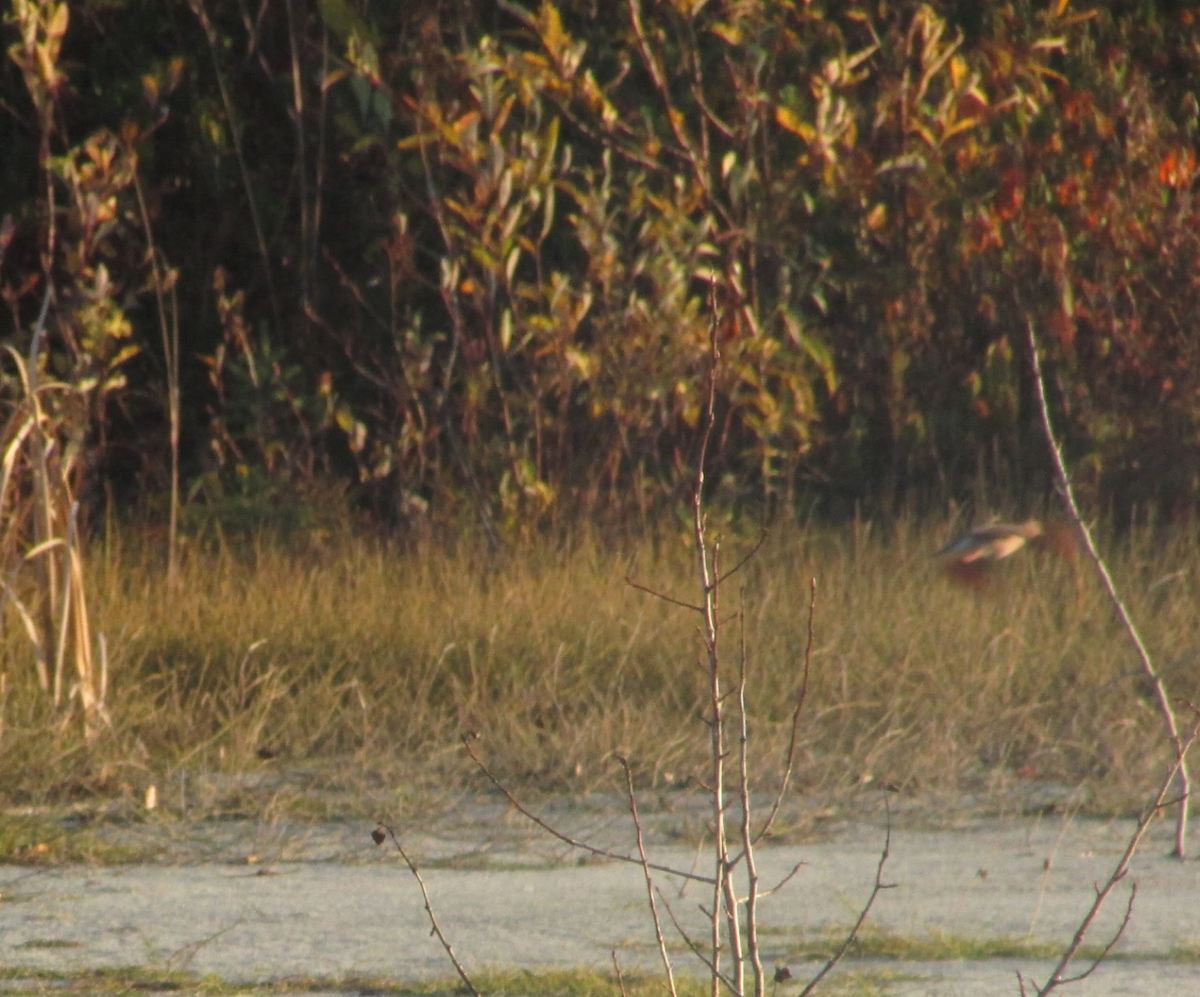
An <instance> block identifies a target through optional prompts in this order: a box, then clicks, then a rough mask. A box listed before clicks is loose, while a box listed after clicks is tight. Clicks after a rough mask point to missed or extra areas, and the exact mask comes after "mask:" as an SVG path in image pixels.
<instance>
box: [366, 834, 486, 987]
mask: <svg viewBox="0 0 1200 997" xmlns="http://www.w3.org/2000/svg"><path fill="white" fill-rule="evenodd" d="M385 833H386V834H387V836H388V837H390V838H391V839H392V844H394V845H395V846H396V851H398V852H399V853H400V857H401V858H402V859H404V864H405V865H407V866H408V871H409V872H411V873H412V874H413V878H414V879H415V880H416V881H417V885H418V886H419V887H421V896H422V897H423V898H424V900H425V913H426V914H428V915H429V924H430V926H431V927H432V929H433V933H434V934H435V935H436V936H437V940H438V941H439V942H441V943H442V948H444V949H445V950H446V955H447V956H449V957H450V962H451V963H452V964H453V966H454V969H455V972H457V973H458V975H459V978H460V979H461V980H462V981H463V984H464V985H465V986H466V988H467V989H468V990H470V991H471V993H472V995H473V997H480V995H479V991H478V990H477V989H476V988H475V984H474V983H472V982H471V978H470V977H469V976H468V975H467V971H466V970H465V969H463V966H462V963H461V962H459V961H458V956H456V955H455V954H454V948H453V947H452V946H451V945H450V942H449V940H448V939H447V938H446V936H445V935H444V934H443V933H442V928H441V925H439V924H438V919H437V915H436V914H434V912H433V902H432V901H431V900H430V899H429V891H428V890H427V889H425V880H423V879H422V878H421V873H420V872H419V871H418V870H417V867H416V865H414V864H413V860H412V859H410V858H409V857H408V852H406V851H405V850H404V849H403V848H402V847H401V846H400V839H399V838H397V837H396V832H395V831H393V830H392V829H391V827H389V826H388V825H387V824H380V825H379V827H377V828H375V831H374V833H372V835H371V838H372V840H373V841H374V842H375V844H377V845H380V844H383V841H384V834H385Z"/></svg>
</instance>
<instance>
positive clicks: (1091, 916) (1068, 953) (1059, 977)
mask: <svg viewBox="0 0 1200 997" xmlns="http://www.w3.org/2000/svg"><path fill="white" fill-rule="evenodd" d="M1198 733H1200V721H1197V722H1196V724H1195V726H1193V728H1192V730H1191V732H1190V733H1189V734H1188V737H1187V739H1186V740H1185V741H1184V742H1183V743H1182V745H1181V750H1180V754H1179V756H1178V757H1176V759H1175V763H1174V764H1173V765H1171V767H1170V768H1169V769H1168V770H1167V774H1166V777H1165V778H1164V779H1163V781H1162V783H1161V785H1160V786H1159V787H1158V793H1157V794H1156V795H1155V797H1154V800H1153V802H1152V803H1151V804H1150V806H1149V807H1147V808H1146V810H1145V812H1144V813H1143V814H1142V816H1141V817H1140V818H1138V823H1137V827H1136V828H1135V829H1134V832H1133V834H1131V835H1130V837H1129V842H1128V844H1126V846H1125V851H1124V853H1123V854H1122V855H1121V858H1120V859H1119V860H1118V862H1117V864H1116V866H1115V867H1114V868H1113V871H1112V874H1111V875H1110V876H1109V877H1108V881H1107V882H1106V883H1105V884H1104V886H1102V887H1101V888H1100V889H1098V890H1097V891H1096V899H1095V900H1094V901H1093V902H1092V906H1091V907H1090V908H1089V909H1088V912H1087V914H1085V915H1084V918H1083V920H1082V921H1080V923H1079V928H1078V929H1077V930H1076V932H1075V937H1074V938H1072V939H1071V944H1070V945H1068V946H1067V948H1066V950H1065V951H1064V952H1063V954H1062V956H1061V957H1060V958H1059V961H1058V965H1056V966H1055V967H1054V971H1053V972H1052V973H1051V974H1050V978H1049V979H1048V980H1047V981H1046V984H1045V985H1044V986H1042V987H1039V988H1038V990H1037V997H1046V995H1047V994H1051V993H1053V992H1054V991H1055V990H1057V989H1058V988H1059V987H1060V986H1062V985H1063V984H1064V983H1069V982H1074V979H1082V978H1083V977H1075V978H1074V979H1069V978H1067V977H1065V976H1064V975H1063V974H1064V973H1065V972H1066V971H1067V966H1068V965H1070V963H1071V960H1072V959H1074V958H1075V956H1076V954H1077V953H1078V952H1079V949H1080V947H1081V946H1082V945H1083V941H1084V938H1085V937H1087V933H1088V932H1089V931H1090V930H1091V927H1092V924H1093V923H1094V922H1095V920H1096V916H1097V915H1098V914H1099V913H1100V908H1101V907H1103V906H1104V903H1105V901H1106V900H1107V899H1108V897H1109V895H1110V894H1111V893H1112V891H1113V890H1114V889H1115V888H1116V886H1117V884H1118V883H1119V882H1120V881H1121V880H1122V879H1124V878H1125V876H1126V874H1127V873H1128V872H1129V864H1130V862H1132V861H1133V856H1134V854H1135V853H1136V852H1137V850H1138V846H1139V845H1140V844H1141V843H1142V838H1143V837H1144V836H1145V834H1146V831H1147V830H1148V829H1149V827H1150V823H1151V822H1152V821H1153V820H1154V817H1155V815H1156V814H1158V812H1159V811H1160V810H1162V808H1163V806H1164V805H1166V801H1167V793H1169V792H1170V790H1171V784H1172V783H1173V782H1174V781H1175V778H1176V776H1177V775H1178V774H1179V767H1180V765H1182V763H1183V754H1184V753H1186V752H1187V749H1188V748H1190V747H1191V746H1192V744H1193V742H1195V740H1196V735H1197V734H1198ZM1135 892H1136V891H1135ZM1132 907H1133V894H1130V897H1129V908H1128V909H1127V910H1126V912H1125V922H1123V923H1122V925H1121V927H1120V929H1119V930H1118V932H1117V935H1116V937H1114V938H1113V939H1112V940H1111V941H1110V942H1109V944H1108V945H1107V946H1106V948H1105V950H1104V951H1105V953H1107V952H1108V950H1109V949H1111V948H1112V946H1113V945H1115V944H1116V942H1117V939H1118V938H1120V936H1121V933H1122V932H1123V931H1124V930H1125V923H1126V922H1128V920H1129V916H1130V912H1131V910H1132ZM1092 969H1095V966H1094V965H1093V966H1092V968H1091V969H1089V970H1088V971H1087V973H1090V972H1091V971H1092ZM1087 973H1085V974H1084V975H1085V976H1086V975H1087Z"/></svg>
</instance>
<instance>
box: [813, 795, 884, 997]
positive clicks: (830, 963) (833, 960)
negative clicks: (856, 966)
mask: <svg viewBox="0 0 1200 997" xmlns="http://www.w3.org/2000/svg"><path fill="white" fill-rule="evenodd" d="M891 849H892V810H891V807H888V812H887V834H886V836H885V837H884V840H883V852H882V853H881V854H880V856H879V865H877V866H876V867H875V884H874V885H873V886H872V887H871V895H870V896H869V897H867V902H866V903H865V904H863V908H862V910H861V911H860V912H859V914H858V920H857V921H855V922H854V927H853V928H851V929H850V931H849V933H848V934H847V935H846V937H845V938H843V939H842V944H841V945H839V946H838V948H837V951H836V952H834V953H833V955H831V956H830V957H829V958H828V960H826V962H825V965H824V966H822V967H821V968H820V970H819V971H818V972H817V975H816V976H814V977H813V978H812V979H811V980H809V981H808V985H807V986H806V987H805V988H804V989H803V990H801V991H800V993H799V994H797V997H808V995H809V994H811V993H812V992H813V991H814V990H815V989H816V987H817V984H818V983H820V982H821V981H822V980H823V979H824V978H825V977H826V976H828V975H829V972H830V971H831V970H832V969H833V967H834V966H836V965H837V964H838V963H839V962H841V961H842V957H843V956H844V955H845V954H846V952H847V951H848V950H849V948H850V946H851V945H853V944H854V939H856V938H857V937H858V932H859V929H860V928H862V926H863V923H864V922H865V921H866V920H867V915H868V914H870V913H871V908H872V907H873V906H874V905H875V900H876V898H878V896H879V894H880V893H882V892H883V891H884V890H892V889H895V887H896V884H895V883H885V882H884V881H883V867H884V865H886V864H887V860H888V856H889V855H890V854H891Z"/></svg>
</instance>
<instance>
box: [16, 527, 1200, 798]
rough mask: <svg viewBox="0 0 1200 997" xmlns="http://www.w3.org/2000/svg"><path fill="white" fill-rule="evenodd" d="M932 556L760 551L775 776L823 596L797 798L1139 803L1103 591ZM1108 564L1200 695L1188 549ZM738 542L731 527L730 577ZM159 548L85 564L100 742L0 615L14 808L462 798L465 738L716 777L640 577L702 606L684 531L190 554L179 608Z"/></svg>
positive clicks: (1178, 683)
mask: <svg viewBox="0 0 1200 997" xmlns="http://www.w3.org/2000/svg"><path fill="white" fill-rule="evenodd" d="M945 538H946V530H945V526H944V524H937V523H922V522H917V521H915V520H912V519H907V520H902V521H900V522H898V523H896V524H894V525H893V526H892V527H891V528H889V529H887V530H886V531H884V530H881V529H876V528H872V527H871V525H870V524H865V523H860V524H857V525H852V526H848V527H844V528H833V527H816V526H814V527H809V528H801V527H799V526H781V527H778V528H776V529H773V530H772V532H771V535H770V537H769V539H768V542H767V543H766V544H765V545H764V547H763V549H762V550H761V551H760V553H759V555H758V556H757V557H756V558H755V559H754V560H752V561H751V562H750V563H749V564H748V565H747V567H746V569H745V571H744V572H743V573H741V574H739V575H738V576H736V577H737V579H738V581H737V583H736V585H740V588H738V587H736V585H735V583H730V586H729V587H727V589H726V591H725V594H724V597H723V598H724V600H725V601H724V610H725V611H726V612H733V611H734V610H735V608H736V606H737V604H738V603H739V602H740V603H741V604H742V605H744V607H745V611H746V621H747V622H746V631H747V632H746V640H747V644H748V649H749V661H750V667H751V669H752V670H751V673H750V676H749V687H748V690H747V696H748V700H749V702H748V712H749V714H750V716H751V717H752V718H753V725H752V728H751V731H750V735H751V738H752V740H753V741H754V742H756V757H757V758H758V759H763V760H766V759H771V758H779V759H782V757H783V754H784V748H785V746H786V740H787V736H788V733H789V729H790V728H789V722H790V715H791V710H792V707H793V705H794V704H793V702H792V701H791V697H792V696H793V695H794V690H795V688H796V674H797V669H798V668H799V667H800V666H801V663H802V658H803V653H804V645H805V639H806V622H807V619H806V613H807V598H808V585H809V579H810V578H815V579H816V581H817V586H818V593H817V624H816V634H817V642H816V645H815V650H814V654H813V663H812V677H811V682H810V688H809V693H808V700H807V703H806V706H805V712H804V716H803V719H802V722H801V729H800V750H799V752H798V756H797V768H796V777H795V779H796V781H795V785H796V787H797V790H798V791H800V792H812V791H821V792H831V791H837V790H839V789H840V788H844V787H850V786H854V785H859V786H861V785H871V784H876V785H889V786H894V787H897V788H898V789H899V790H901V791H902V792H909V793H927V792H948V793H962V792H969V793H975V794H979V793H981V792H983V793H986V792H989V791H994V790H996V789H998V788H1002V787H1006V786H1011V785H1013V784H1014V783H1015V782H1016V781H1018V780H1038V781H1048V782H1052V783H1057V784H1064V785H1077V784H1079V785H1082V786H1083V787H1084V788H1085V789H1086V796H1087V799H1088V800H1089V801H1090V805H1091V806H1092V807H1094V808H1097V809H1103V810H1111V809H1114V808H1122V807H1126V806H1132V805H1135V804H1136V803H1137V802H1139V797H1138V793H1139V792H1140V791H1141V789H1142V788H1144V786H1145V785H1146V780H1147V778H1149V777H1151V776H1152V775H1153V774H1154V773H1156V772H1157V771H1158V768H1157V767H1158V766H1161V762H1162V757H1163V756H1162V744H1161V736H1162V735H1161V729H1160V727H1159V720H1158V717H1157V715H1156V713H1155V711H1154V708H1153V706H1152V704H1151V703H1150V702H1149V701H1148V699H1147V698H1146V692H1147V690H1145V689H1143V688H1142V687H1141V684H1140V680H1139V678H1138V675H1139V672H1138V669H1137V665H1136V662H1134V661H1133V660H1132V659H1131V658H1130V653H1129V651H1128V650H1127V644H1126V643H1125V642H1124V641H1123V639H1122V636H1121V634H1120V632H1119V630H1118V629H1117V627H1116V624H1115V622H1114V620H1113V619H1112V615H1111V610H1110V609H1109V608H1108V605H1107V603H1106V602H1105V600H1104V598H1103V596H1102V594H1101V593H1100V592H1099V591H1097V590H1094V589H1093V588H1091V587H1088V588H1087V589H1086V590H1085V594H1084V598H1083V601H1082V604H1080V603H1078V602H1077V600H1076V598H1075V590H1074V586H1073V581H1072V579H1071V577H1070V576H1069V574H1068V572H1067V571H1066V569H1065V568H1064V567H1062V566H1061V565H1059V564H1057V563H1056V562H1051V561H1039V560H1037V559H1035V558H1033V557H1030V558H1028V559H1018V558H1014V559H1013V563H1012V564H1011V565H1007V566H1006V567H1007V568H1008V569H1009V570H1007V571H1006V572H1002V573H1001V574H1000V576H999V577H998V578H997V581H996V584H995V585H993V586H992V587H991V589H990V590H989V591H988V592H987V593H985V594H984V595H976V594H973V593H969V592H962V591H959V590H957V589H955V588H953V587H952V586H950V585H949V584H948V583H947V581H946V580H945V579H944V578H942V577H941V576H940V575H939V574H938V573H937V571H936V570H935V564H934V562H933V561H932V559H931V558H930V557H929V553H930V552H931V551H933V550H936V549H937V548H938V547H939V546H940V545H941V543H942V542H943V541H944V540H945ZM1102 542H1103V544H1104V548H1105V551H1106V554H1107V555H1108V558H1109V563H1110V568H1111V570H1112V571H1113V573H1114V575H1115V576H1116V578H1117V581H1118V583H1119V584H1120V586H1121V588H1122V591H1123V592H1125V593H1127V601H1128V604H1129V606H1130V609H1131V611H1132V612H1133V614H1134V615H1135V618H1136V619H1137V620H1138V621H1139V624H1140V625H1141V627H1142V629H1143V634H1144V636H1145V638H1146V640H1147V642H1148V644H1149V645H1150V648H1151V650H1152V652H1153V653H1154V654H1155V655H1156V658H1157V660H1159V661H1160V662H1161V663H1162V671H1163V673H1164V676H1165V680H1166V682H1167V683H1168V685H1169V687H1170V688H1171V690H1172V692H1173V693H1174V694H1175V695H1176V697H1177V698H1179V699H1181V700H1191V701H1193V702H1196V701H1200V638H1197V636H1196V630H1195V606H1196V605H1197V594H1198V593H1197V578H1198V577H1200V538H1198V536H1197V531H1196V530H1195V529H1194V528H1183V527H1180V528H1173V529H1171V530H1158V529H1154V528H1151V527H1142V528H1135V529H1133V530H1132V531H1130V532H1128V533H1127V534H1125V535H1123V536H1121V537H1108V538H1103V539H1102ZM741 543H742V540H741V538H739V537H738V536H737V535H735V531H732V530H731V531H730V533H729V535H727V536H726V538H725V540H724V551H725V554H724V557H725V561H726V563H727V564H732V563H733V562H734V559H735V551H736V550H737V549H738V547H739V545H740V544H741ZM749 545H750V541H746V546H747V547H748V546H749ZM159 546H161V545H160V544H159V543H158V542H157V541H155V540H154V539H153V538H149V537H141V538H139V537H138V536H136V535H135V534H133V533H132V532H128V531H127V532H126V533H125V534H123V535H120V536H117V535H113V536H111V537H110V538H109V539H108V540H107V541H106V542H103V543H100V542H97V543H94V544H93V545H92V546H91V547H89V548H88V549H87V551H86V556H85V557H84V558H83V561H82V567H83V576H84V583H85V584H86V588H87V591H88V592H89V593H90V600H91V601H90V603H89V610H90V613H91V619H92V621H93V625H94V626H96V627H97V629H99V630H101V631H103V632H104V633H105V634H107V635H108V647H109V658H110V660H111V662H112V664H111V666H110V675H109V678H108V691H107V696H108V699H107V707H108V710H109V713H110V715H111V717H112V722H111V725H110V726H106V727H104V728H103V730H101V731H100V732H99V734H95V733H93V734H92V735H91V742H90V743H88V742H87V739H86V738H85V737H84V735H83V732H82V728H80V727H64V726H63V725H62V723H61V722H60V721H59V720H57V719H56V715H55V714H54V713H53V711H52V710H50V709H49V707H48V705H47V701H46V697H45V696H44V695H42V694H41V693H40V689H39V688H38V682H37V675H36V671H35V669H34V668H33V667H31V664H30V661H29V656H30V655H29V648H28V646H27V643H26V642H23V641H22V640H21V639H18V635H17V631H16V628H14V627H13V625H12V623H13V620H12V618H11V614H10V616H9V617H6V619H5V638H4V642H3V645H2V646H0V672H2V673H5V674H7V676H8V680H7V692H6V700H5V702H4V704H3V712H4V716H3V720H4V722H5V724H6V727H5V729H4V733H3V736H2V737H0V770H3V771H4V772H5V773H6V775H7V777H6V779H5V781H4V784H3V789H0V792H3V793H4V794H5V796H6V797H7V798H8V799H9V800H10V801H17V800H30V799H53V798H58V797H62V796H63V795H64V794H67V793H74V792H97V793H111V792H115V791H120V790H122V789H127V790H129V791H131V792H138V793H140V792H141V790H142V789H143V788H144V784H150V783H157V784H159V785H162V786H170V785H172V784H173V783H172V779H174V778H176V777H177V776H178V775H179V774H180V773H181V772H185V771H186V772H191V773H196V772H203V771H214V772H225V773H235V772H245V771H257V770H260V769H286V768H289V767H290V768H293V769H297V768H304V767H305V766H307V767H308V769H309V770H310V771H311V772H313V773H318V774H316V775H313V776H312V778H313V779H315V780H316V781H317V782H318V783H321V784H323V785H326V786H327V787H329V788H331V789H332V788H337V787H338V786H341V787H343V788H352V789H353V788H355V787H363V786H394V785H398V784H404V785H408V786H419V785H423V784H425V785H443V786H444V785H447V784H451V785H466V784H468V783H469V781H470V780H472V779H475V778H477V775H476V774H475V773H474V772H473V771H472V769H471V768H470V767H469V766H468V765H466V764H465V763H464V761H463V759H462V758H461V755H460V752H459V749H458V739H459V737H460V735H461V734H463V733H465V732H468V731H474V732H478V733H479V734H481V735H482V741H481V742H480V743H481V745H482V748H481V750H483V751H484V752H486V755H487V758H488V764H489V766H490V767H492V769H493V771H495V772H496V773H497V775H499V776H500V777H501V778H503V779H504V780H506V781H507V782H509V783H512V784H524V785H527V786H537V787H544V788H549V789H570V790H585V789H590V788H595V787H600V786H612V787H616V786H618V785H619V781H618V780H619V779H620V771H619V768H617V767H616V766H614V764H613V761H612V752H614V751H619V752H621V753H622V754H623V755H625V756H626V757H628V758H630V759H631V760H633V761H634V762H635V763H636V764H637V769H638V772H639V774H640V775H639V777H640V778H641V779H642V780H644V781H645V782H646V783H651V784H654V785H657V786H660V787H665V786H672V785H682V784H683V783H685V782H686V781H687V780H688V779H689V778H693V777H696V778H701V777H703V775H704V772H705V768H704V766H705V764H706V758H705V750H706V747H707V742H706V737H707V733H706V728H705V726H704V724H703V723H702V722H701V711H702V708H703V704H704V702H705V696H706V693H707V690H706V687H705V679H704V673H703V671H702V670H701V669H700V668H699V667H698V666H697V654H698V645H697V635H696V633H695V630H694V627H693V623H692V622H691V621H689V620H688V619H687V614H681V613H679V612H678V611H677V609H676V608H674V607H671V606H670V605H668V604H665V603H662V602H660V601H657V600H653V599H649V598H647V597H646V596H645V594H644V593H642V592H639V591H636V590H635V589H633V588H632V587H631V586H630V585H629V584H628V582H627V581H626V578H627V576H631V577H634V578H636V579H637V580H638V581H639V582H642V583H645V584H647V585H650V586H653V587H654V588H656V589H658V590H661V591H665V592H667V593H670V592H671V591H672V590H673V588H674V587H675V586H678V588H679V595H680V598H684V599H686V598H687V595H688V589H687V584H688V581H687V580H688V579H689V578H690V574H689V573H690V572H692V571H693V570H694V564H693V563H692V559H693V557H694V554H693V552H692V550H691V549H690V547H689V545H688V538H687V537H686V536H684V535H683V534H682V533H681V534H680V535H678V536H675V535H670V534H663V535H661V536H658V537H651V538H647V537H616V538H614V537H611V536H602V535H600V534H599V533H597V532H594V531H591V530H589V529H588V528H586V527H581V528H580V529H579V530H577V531H576V532H575V533H574V534H573V535H572V536H571V537H570V538H568V539H565V540H560V541H557V542H552V541H549V540H542V541H534V542H531V543H529V544H527V545H524V546H522V547H521V548H519V549H513V550H510V551H508V552H507V553H504V554H501V555H499V556H497V557H491V556H489V555H488V554H487V553H486V550H485V547H484V545H483V544H482V543H480V544H479V545H478V547H476V546H475V545H474V544H472V543H470V542H467V541H463V540H461V539H460V540H459V541H457V542H444V543H439V542H435V541H434V540H426V541H423V542H422V543H420V544H419V545H416V546H410V547H402V546H398V545H390V544H387V543H384V542H381V541H378V540H376V539H372V538H369V537H363V536H353V535H349V534H347V535H345V536H341V537H329V536H326V537H323V538H321V539H318V540H314V541H312V542H302V541H298V540H296V539H294V538H293V539H292V540H289V541H287V542H284V541H278V540H273V539H271V538H269V537H266V536H262V535H259V536H257V537H249V538H245V539H243V540H241V541H234V540H226V541H224V542H223V543H221V544H208V545H206V544H202V543H200V542H198V541H191V542H190V543H188V544H185V545H183V548H182V550H181V552H180V557H179V564H178V584H177V586H176V587H174V588H173V589H172V590H170V591H168V589H167V587H166V585H165V584H164V578H165V574H164V572H165V564H164V561H165V554H164V552H163V551H160V550H158V547H159ZM773 748H777V749H778V750H772V749H773ZM779 775H780V772H779V771H777V770H775V769H773V767H772V765H771V764H770V763H766V762H764V767H763V768H762V769H761V770H760V771H759V772H758V773H757V777H758V778H759V779H761V780H762V785H763V788H767V789H769V788H770V786H771V783H772V780H774V779H777V778H778V777H779ZM164 796H165V802H167V803H168V804H169V803H170V801H171V796H170V795H169V794H164ZM340 805H351V806H352V804H346V803H345V798H344V797H343V798H342V804H340ZM364 805H365V804H364Z"/></svg>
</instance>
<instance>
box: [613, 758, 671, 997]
mask: <svg viewBox="0 0 1200 997" xmlns="http://www.w3.org/2000/svg"><path fill="white" fill-rule="evenodd" d="M617 761H619V762H620V763H621V768H622V769H624V770H625V789H626V791H627V792H628V794H629V813H630V815H631V816H632V817H633V827H634V830H635V831H636V832H637V850H638V857H639V858H640V859H641V860H642V874H643V875H644V876H645V878H646V897H647V899H648V900H649V902H650V917H651V919H652V920H653V921H654V939H655V941H656V942H657V943H658V954H659V957H660V958H661V959H662V964H663V970H664V971H665V972H666V974H667V989H668V990H669V991H670V993H671V997H677V994H676V991H675V973H674V971H673V970H672V969H671V957H670V956H669V955H668V954H667V943H666V942H665V941H664V940H663V933H662V921H661V920H659V917H658V904H656V903H655V902H654V876H653V874H652V873H651V871H650V863H649V861H648V860H647V859H646V842H645V839H644V838H643V837H642V821H641V818H640V817H639V816H638V808H637V794H635V793H634V791H633V770H632V769H631V768H630V767H629V761H628V759H626V758H623V757H622V756H621V755H617Z"/></svg>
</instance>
